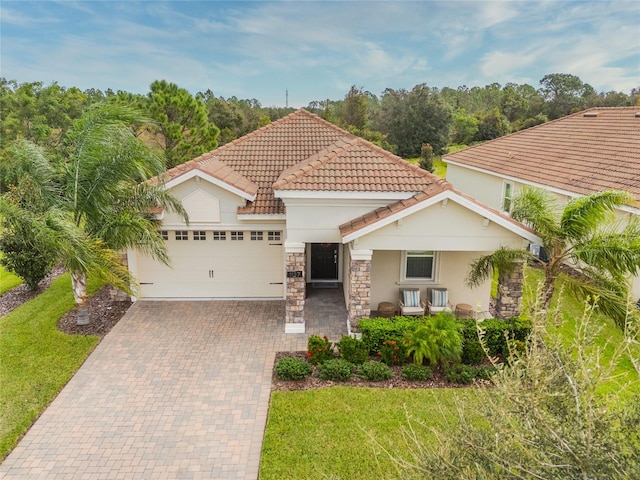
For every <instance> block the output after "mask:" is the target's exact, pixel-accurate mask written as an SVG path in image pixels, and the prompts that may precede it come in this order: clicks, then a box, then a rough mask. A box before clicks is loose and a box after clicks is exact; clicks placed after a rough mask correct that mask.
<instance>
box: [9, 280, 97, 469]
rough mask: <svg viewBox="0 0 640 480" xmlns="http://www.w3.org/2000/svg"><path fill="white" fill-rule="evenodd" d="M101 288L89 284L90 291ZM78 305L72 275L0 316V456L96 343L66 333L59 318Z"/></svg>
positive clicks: (69, 376) (24, 429) (91, 338)
mask: <svg viewBox="0 0 640 480" xmlns="http://www.w3.org/2000/svg"><path fill="white" fill-rule="evenodd" d="M98 288H99V285H97V284H96V283H95V282H90V283H89V292H90V293H92V292H94V291H96V290H97V289H98ZM73 308H74V300H73V293H72V290H71V280H70V277H69V275H68V274H65V275H62V276H61V277H59V278H57V279H56V280H54V281H53V283H52V284H51V286H50V287H49V288H48V289H47V290H45V291H44V292H43V293H42V294H41V295H39V296H38V297H36V298H34V299H33V300H31V301H29V302H26V303H24V304H23V305H21V306H20V307H18V308H16V309H15V310H13V311H12V312H10V313H8V314H7V315H4V316H3V317H0V385H2V388H0V459H3V458H4V457H5V456H6V455H7V454H8V453H9V452H10V451H11V449H12V448H13V447H14V446H15V445H16V443H17V441H18V440H19V439H20V438H21V437H22V435H23V434H24V433H25V432H26V431H27V430H28V428H29V427H30V426H31V424H32V422H33V421H34V420H35V418H37V417H38V415H40V413H41V412H42V411H43V410H44V409H45V408H46V406H47V405H48V404H49V403H50V402H51V401H52V400H53V399H54V398H55V396H56V395H57V394H58V392H59V391H60V390H61V389H62V387H63V386H64V385H65V384H66V383H67V382H68V381H69V379H70V378H71V377H72V376H73V374H74V373H75V372H76V370H77V369H78V368H79V367H80V365H82V363H83V362H84V360H85V359H86V358H87V356H88V355H89V353H90V352H91V351H92V350H93V348H94V347H95V345H96V344H97V343H98V341H99V338H98V337H96V336H82V335H67V334H64V333H62V332H60V331H59V330H58V329H57V328H56V323H57V321H58V320H59V319H60V318H62V316H63V315H64V314H65V313H66V312H68V311H69V310H72V309H73Z"/></svg>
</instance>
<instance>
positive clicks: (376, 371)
mask: <svg viewBox="0 0 640 480" xmlns="http://www.w3.org/2000/svg"><path fill="white" fill-rule="evenodd" d="M358 373H359V374H360V375H361V376H362V378H364V379H365V380H370V381H372V382H381V381H382V380H388V379H390V378H391V377H393V372H392V371H391V369H390V368H389V367H388V366H387V365H386V364H384V363H382V362H365V363H363V364H362V365H360V368H358Z"/></svg>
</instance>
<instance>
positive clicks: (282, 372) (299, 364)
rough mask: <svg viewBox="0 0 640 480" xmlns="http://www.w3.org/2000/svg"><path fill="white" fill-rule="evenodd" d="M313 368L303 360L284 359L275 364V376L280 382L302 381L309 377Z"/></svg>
mask: <svg viewBox="0 0 640 480" xmlns="http://www.w3.org/2000/svg"><path fill="white" fill-rule="evenodd" d="M312 369H313V367H311V365H309V364H308V363H307V362H305V361H304V360H300V359H299V358H294V357H285V358H281V359H280V360H278V363H276V375H277V376H278V378H279V379H280V380H304V379H305V378H307V377H308V376H309V375H311V371H312Z"/></svg>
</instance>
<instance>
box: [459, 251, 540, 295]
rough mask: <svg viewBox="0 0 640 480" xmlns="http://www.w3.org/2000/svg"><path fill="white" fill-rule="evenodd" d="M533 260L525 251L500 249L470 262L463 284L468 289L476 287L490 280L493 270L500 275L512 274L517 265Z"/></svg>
mask: <svg viewBox="0 0 640 480" xmlns="http://www.w3.org/2000/svg"><path fill="white" fill-rule="evenodd" d="M531 258H533V256H532V255H531V254H530V253H529V252H528V251H527V250H516V249H512V248H506V247H501V248H499V249H498V250H496V251H495V252H493V253H492V254H490V255H485V256H483V257H480V258H476V259H475V260H472V261H471V263H470V264H469V271H468V273H467V278H466V280H465V283H466V284H467V286H469V287H472V288H473V287H477V286H479V285H480V284H482V282H484V281H485V280H487V279H488V278H491V276H492V275H493V271H494V270H498V271H499V272H501V273H509V272H512V271H513V269H514V268H515V266H516V265H517V264H518V263H521V262H523V261H526V260H528V259H531Z"/></svg>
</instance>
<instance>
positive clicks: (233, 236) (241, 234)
mask: <svg viewBox="0 0 640 480" xmlns="http://www.w3.org/2000/svg"><path fill="white" fill-rule="evenodd" d="M231 240H244V232H231Z"/></svg>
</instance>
